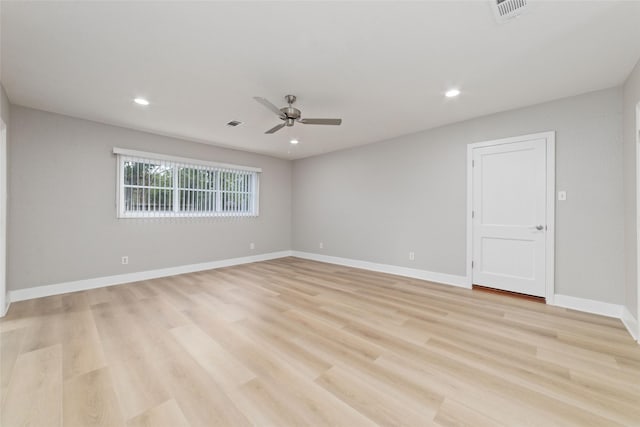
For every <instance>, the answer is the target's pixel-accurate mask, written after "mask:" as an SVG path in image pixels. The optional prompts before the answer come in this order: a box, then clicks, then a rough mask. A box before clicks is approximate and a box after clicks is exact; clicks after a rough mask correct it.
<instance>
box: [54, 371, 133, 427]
mask: <svg viewBox="0 0 640 427" xmlns="http://www.w3.org/2000/svg"><path fill="white" fill-rule="evenodd" d="M63 408H64V412H63V414H64V416H63V426H65V427H77V426H83V427H93V426H104V427H110V426H113V427H119V426H124V417H123V415H122V412H121V411H120V406H119V404H118V398H117V397H116V394H115V391H114V387H113V382H112V381H111V377H110V375H109V369H108V368H101V369H97V370H95V371H91V372H87V373H85V374H82V375H79V376H76V377H74V378H71V379H69V380H67V381H65V382H64V406H63Z"/></svg>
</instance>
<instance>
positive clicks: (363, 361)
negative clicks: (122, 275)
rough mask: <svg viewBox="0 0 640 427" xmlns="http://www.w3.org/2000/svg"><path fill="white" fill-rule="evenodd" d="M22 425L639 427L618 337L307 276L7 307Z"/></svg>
mask: <svg viewBox="0 0 640 427" xmlns="http://www.w3.org/2000/svg"><path fill="white" fill-rule="evenodd" d="M0 346H1V347H2V348H1V349H0V356H1V360H0V370H1V371H0V385H1V387H2V396H3V397H0V401H1V402H2V403H1V410H2V411H1V412H2V414H1V419H0V421H1V422H0V424H1V425H2V426H3V427H4V426H7V427H13V426H22V425H36V426H37V425H44V426H60V425H62V424H64V425H67V426H72V427H76V426H78V427H80V426H82V427H84V426H90V425H114V426H122V425H127V426H128V427H142V426H163V425H166V426H172V427H173V426H176V427H183V426H189V427H197V426H211V425H225V426H226V425H233V426H236V425H239V426H243V425H256V426H274V427H275V426H278V427H280V426H303V425H313V426H322V425H327V426H349V427H352V426H354V427H359V426H371V425H407V426H420V427H421V426H425V425H438V426H447V427H449V426H465V425H466V426H474V427H476V426H493V425H495V426H541V427H542V426H544V427H549V426H563V427H564V426H586V425H597V426H620V425H625V426H640V346H638V344H637V343H636V342H634V341H633V339H631V337H630V336H629V335H628V333H627V332H626V330H625V329H624V326H623V325H622V324H621V322H620V321H619V320H617V319H610V318H605V317H602V316H596V315H592V314H588V313H581V312H577V311H574V310H568V309H564V308H560V307H553V306H547V305H544V304H539V303H534V302H530V301H524V300H518V299H513V298H509V297H505V296H503V295H494V294H487V293H482V292H476V291H471V290H467V289H462V288H456V287H451V286H444V285H438V284H435V283H430V282H425V281H421V280H418V279H411V278H404V277H398V276H394V275H390V274H383V273H376V272H372V271H365V270H358V269H355V268H351V267H345V266H339V265H332V264H326V263H320V262H314V261H308V260H302V259H297V258H292V257H289V258H281V259H276V260H271V261H265V262H259V263H253V264H246V265H240V266H233V267H225V268H221V269H217V270H209V271H201V272H197V273H191V274H183V275H179V276H174V277H165V278H160V279H153V280H145V281H141V282H136V283H130V284H124V285H119V286H112V287H107V288H99V289H92V290H87V291H82V292H76V293H69V294H65V295H56V296H51V297H46V298H39V299H35V300H30V301H22V302H16V303H14V304H12V306H11V308H10V310H9V313H8V314H7V316H5V318H3V319H0Z"/></svg>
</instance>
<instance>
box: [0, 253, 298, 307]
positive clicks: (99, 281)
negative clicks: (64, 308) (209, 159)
mask: <svg viewBox="0 0 640 427" xmlns="http://www.w3.org/2000/svg"><path fill="white" fill-rule="evenodd" d="M288 256H291V251H280V252H270V253H266V254H260V255H251V256H246V257H240V258H230V259H223V260H219V261H211V262H203V263H199V264H189V265H181V266H177V267H169V268H161V269H158V270H147V271H140V272H136V273H126V274H118V275H115V276H105V277H96V278H93V279H85V280H76V281H73V282H64V283H56V284H53V285H45V286H36V287H33V288H26V289H16V290H12V291H9V298H8V300H9V301H10V302H15V301H23V300H28V299H33V298H40V297H47V296H50V295H59V294H66V293H68V292H76V291H84V290H87V289H95V288H101V287H104V286H112V285H121V284H123V283H131V282H138V281H140V280H149V279H157V278H158V277H167V276H175V275H176V274H185V273H193V272H196V271H203V270H212V269H215V268H222V267H230V266H232V265H239V264H248V263H251V262H258V261H267V260H270V259H276V258H284V257H288Z"/></svg>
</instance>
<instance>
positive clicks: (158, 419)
mask: <svg viewBox="0 0 640 427" xmlns="http://www.w3.org/2000/svg"><path fill="white" fill-rule="evenodd" d="M127 427H190V424H189V422H188V421H187V419H186V418H185V416H184V414H183V413H182V409H180V406H179V405H178V403H177V402H176V401H175V400H173V399H171V400H167V401H166V402H163V403H161V404H160V405H158V406H155V407H153V408H151V409H149V410H147V411H145V412H144V413H142V414H140V415H138V416H136V417H133V418H131V419H130V420H129V421H127Z"/></svg>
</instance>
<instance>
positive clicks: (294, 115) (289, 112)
mask: <svg viewBox="0 0 640 427" xmlns="http://www.w3.org/2000/svg"><path fill="white" fill-rule="evenodd" d="M253 99H255V100H256V101H258V102H259V103H260V104H262V105H263V106H264V107H265V108H267V109H268V110H270V111H271V112H273V113H275V114H276V115H277V116H278V117H279V118H280V120H282V121H283V123H280V124H279V125H276V126H274V127H272V128H271V129H269V130H268V131H266V132H265V133H267V134H271V133H276V132H277V131H279V130H280V129H282V128H283V127H285V126H287V127H291V126H293V125H294V124H295V123H296V122H298V123H301V124H303V125H331V126H339V125H340V124H341V123H342V119H307V118H302V112H301V111H300V110H298V109H297V108H295V107H294V106H293V104H294V103H295V102H296V97H295V95H286V96H285V97H284V99H285V101H286V102H287V104H289V105H288V106H287V107H282V108H278V107H276V106H275V105H273V104H272V103H271V102H269V101H268V100H267V99H265V98H261V97H259V96H255V97H254V98H253Z"/></svg>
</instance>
